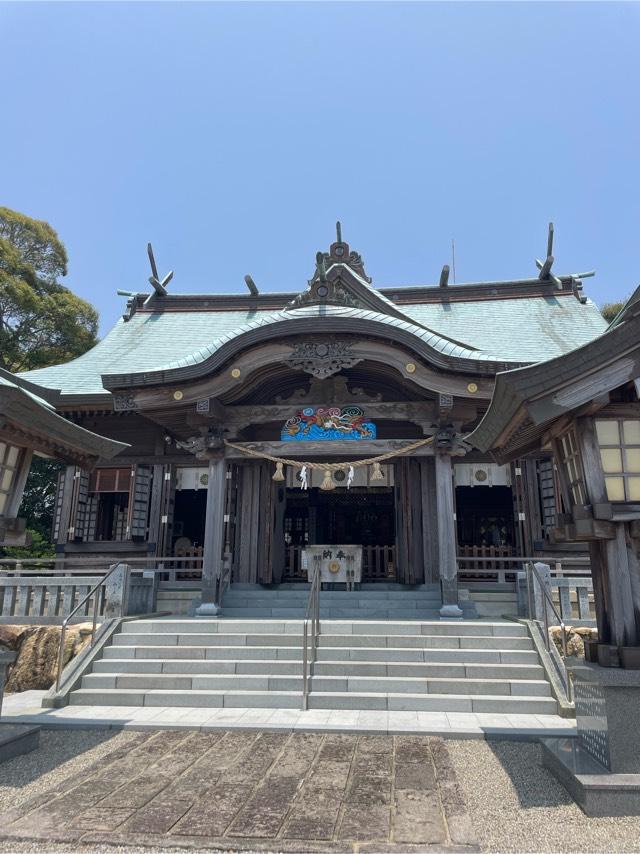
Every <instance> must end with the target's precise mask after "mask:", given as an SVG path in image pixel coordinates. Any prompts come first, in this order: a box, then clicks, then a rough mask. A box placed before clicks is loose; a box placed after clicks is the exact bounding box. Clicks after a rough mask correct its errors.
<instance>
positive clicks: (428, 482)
mask: <svg viewBox="0 0 640 854" xmlns="http://www.w3.org/2000/svg"><path fill="white" fill-rule="evenodd" d="M420 483H421V488H422V506H421V510H422V512H421V515H420V518H421V522H422V549H423V558H422V559H423V563H424V581H425V582H426V583H427V584H433V583H435V582H437V581H439V580H440V573H439V571H438V510H437V507H436V482H435V468H434V461H433V457H423V458H422V459H421V460H420Z"/></svg>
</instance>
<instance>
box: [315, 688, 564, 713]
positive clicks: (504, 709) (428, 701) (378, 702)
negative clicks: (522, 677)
mask: <svg viewBox="0 0 640 854" xmlns="http://www.w3.org/2000/svg"><path fill="white" fill-rule="evenodd" d="M309 708H310V709H360V710H368V709H371V710H380V711H384V710H385V709H386V710H388V711H396V712H399V711H405V712H487V713H499V714H509V715H514V714H526V715H554V714H556V713H557V705H556V701H555V700H554V699H553V698H552V697H536V698H532V697H504V696H493V697H491V696H486V697H471V696H468V695H460V696H458V695H455V694H441V695H437V694H349V693H331V692H326V693H322V692H319V693H316V694H310V695H309Z"/></svg>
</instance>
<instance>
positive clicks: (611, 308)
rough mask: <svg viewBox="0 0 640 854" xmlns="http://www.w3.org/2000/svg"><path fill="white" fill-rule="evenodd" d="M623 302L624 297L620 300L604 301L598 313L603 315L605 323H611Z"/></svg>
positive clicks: (624, 301)
mask: <svg viewBox="0 0 640 854" xmlns="http://www.w3.org/2000/svg"><path fill="white" fill-rule="evenodd" d="M625 303H626V299H622V300H620V302H605V304H604V305H603V306H602V308H601V309H600V314H601V315H602V316H603V317H604V319H605V320H606V321H607V323H611V321H612V320H613V319H614V317H615V316H616V315H617V314H618V312H619V311H620V309H621V308H622V306H623V305H624V304H625Z"/></svg>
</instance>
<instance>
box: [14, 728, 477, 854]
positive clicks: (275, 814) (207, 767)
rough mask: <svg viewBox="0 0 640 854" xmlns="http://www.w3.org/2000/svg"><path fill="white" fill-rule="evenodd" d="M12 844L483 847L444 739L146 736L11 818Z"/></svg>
mask: <svg viewBox="0 0 640 854" xmlns="http://www.w3.org/2000/svg"><path fill="white" fill-rule="evenodd" d="M0 839H5V840H18V839H27V840H33V841H38V842H50V841H53V840H56V841H58V842H65V841H66V842H71V843H76V844H80V845H84V844H89V843H102V844H105V843H106V844H110V845H117V846H130V845H153V846H157V847H166V846H172V845H175V846H177V847H184V848H193V849H198V850H202V849H205V848H217V849H222V850H225V849H230V850H236V851H238V850H251V851H265V850H266V851H273V850H277V851H290V852H293V851H318V852H319V851H322V852H333V851H335V852H353V851H366V850H372V851H373V850H377V851H380V850H384V851H403V852H408V851H426V850H432V849H433V850H437V851H477V850H479V849H478V847H477V843H476V838H475V834H474V831H473V827H472V825H471V821H470V819H469V816H468V813H467V808H466V804H465V799H464V795H463V793H462V790H461V788H460V786H459V785H458V781H457V777H456V771H455V768H454V765H453V763H452V761H451V759H450V756H449V752H448V749H447V745H446V743H445V742H444V741H442V739H439V738H424V737H415V736H395V737H388V736H356V735H322V734H311V733H293V734H287V733H268V732H257V733H249V732H228V731H226V732H225V731H221V732H209V733H193V732H157V733H153V734H149V733H139V734H136V736H135V740H134V741H133V742H132V741H131V740H129V741H128V742H127V744H126V746H124V747H120V748H116V749H115V750H113V751H112V752H111V753H110V754H107V755H106V756H104V757H103V758H102V759H101V760H100V761H99V762H96V763H95V764H94V765H93V766H91V767H89V768H88V769H87V770H86V771H85V772H84V773H83V774H81V775H80V777H73V778H71V779H69V780H68V781H67V782H66V784H62V785H59V786H58V787H56V788H53V789H51V790H50V791H48V792H42V793H40V794H39V795H38V796H37V797H36V798H35V799H32V800H31V801H27V802H26V803H25V804H23V805H21V806H19V807H17V808H16V809H14V810H12V811H10V812H8V813H5V814H3V815H0Z"/></svg>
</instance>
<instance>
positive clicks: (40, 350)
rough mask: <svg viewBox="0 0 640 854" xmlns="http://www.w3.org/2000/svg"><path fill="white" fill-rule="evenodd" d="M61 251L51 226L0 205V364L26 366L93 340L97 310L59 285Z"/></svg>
mask: <svg viewBox="0 0 640 854" xmlns="http://www.w3.org/2000/svg"><path fill="white" fill-rule="evenodd" d="M66 274H67V253H66V250H65V248H64V246H63V244H62V242H61V241H60V239H59V238H58V235H57V234H56V232H55V231H54V230H53V228H51V226H50V225H49V224H48V223H46V222H42V221H40V220H35V219H32V218H31V217H28V216H26V215H25V214H21V213H18V212H17V211H13V210H11V209H10V208H4V207H0V365H1V366H2V367H4V368H6V369H7V370H9V371H28V370H31V369H33V368H42V367H46V366H47V365H54V364H58V363H60V362H66V361H68V360H69V359H72V358H74V357H76V356H80V355H82V353H84V352H86V351H87V350H88V349H90V348H91V347H93V345H94V344H95V343H96V341H97V338H96V333H97V331H98V315H97V312H96V310H95V309H94V308H93V306H91V305H90V304H89V303H88V302H85V301H84V300H82V299H80V297H78V296H76V295H75V294H73V293H72V292H71V291H70V290H69V289H68V288H66V287H64V285H61V284H60V283H59V281H58V279H59V278H61V277H63V276H66Z"/></svg>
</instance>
